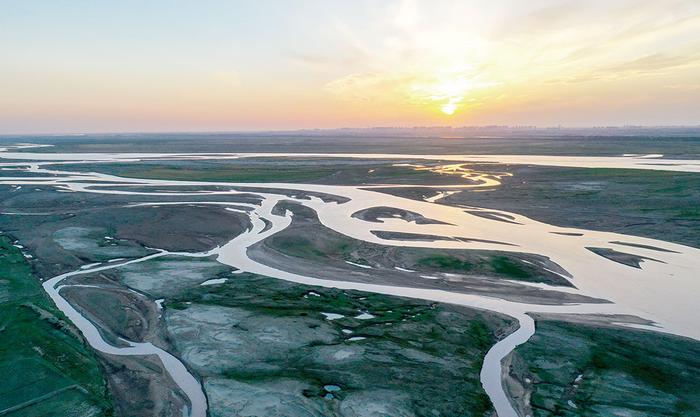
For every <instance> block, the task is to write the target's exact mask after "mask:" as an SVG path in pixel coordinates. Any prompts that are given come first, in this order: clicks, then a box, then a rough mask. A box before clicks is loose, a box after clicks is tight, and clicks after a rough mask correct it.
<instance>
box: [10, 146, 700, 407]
mask: <svg viewBox="0 0 700 417" xmlns="http://www.w3.org/2000/svg"><path fill="white" fill-rule="evenodd" d="M23 146H25V147H26V145H23ZM249 157H275V158H285V157H305V158H362V159H388V160H392V159H393V160H407V159H411V160H434V161H450V162H490V163H509V164H531V165H543V166H565V167H584V168H586V167H588V168H593V167H596V168H628V169H629V168H631V169H647V170H649V169H650V170H671V171H683V172H700V161H696V160H670V159H661V158H659V157H658V156H650V157H590V158H589V157H554V156H536V155H488V156H484V155H479V156H470V155H385V154H370V155H364V154H259V153H257V154H128V153H125V154H84V153H76V154H59V153H33V152H13V149H12V147H8V148H6V149H5V150H4V152H3V151H2V149H0V159H4V160H5V161H6V162H2V163H0V166H1V167H2V168H3V169H4V170H5V171H12V170H21V171H22V172H23V175H22V176H16V177H12V176H9V175H11V173H10V172H6V174H7V175H8V176H5V177H1V178H0V184H5V185H13V186H25V185H26V186H30V185H33V186H41V185H44V186H53V187H57V188H59V189H61V190H64V191H70V192H87V193H103V194H128V195H133V196H135V197H136V198H137V197H138V196H139V195H148V196H153V195H167V196H180V197H182V201H181V202H173V201H172V200H171V201H169V202H167V203H166V202H161V203H152V202H150V203H143V204H148V205H155V206H158V205H164V204H192V203H194V202H195V201H193V199H192V197H193V196H197V197H201V196H208V198H207V201H204V202H203V201H196V203H197V204H217V205H222V206H229V207H228V208H229V210H239V211H241V212H242V213H246V214H247V215H248V216H249V218H250V222H251V224H252V227H251V228H250V229H249V230H247V231H246V232H245V233H243V234H241V235H239V236H237V237H235V238H234V239H232V240H231V241H230V242H228V243H227V244H225V245H223V246H221V247H218V248H215V249H214V250H212V251H210V252H207V253H202V254H185V255H187V256H209V255H217V257H218V260H219V261H220V262H222V263H224V264H227V265H230V266H233V267H235V268H238V269H241V270H244V271H248V272H253V273H258V274H261V275H266V276H270V277H273V278H279V279H283V280H287V281H293V282H298V283H303V284H310V285H320V286H325V287H336V288H343V289H355V290H362V291H370V292H375V293H381V294H389V295H397V296H404V297H411V298H418V299H424V300H431V301H438V302H445V303H451V304H457V305H463V306H468V307H473V308H479V309H483V310H488V311H494V312H498V313H501V314H505V315H508V316H510V317H513V318H514V319H516V320H517V321H518V322H519V324H520V327H519V328H518V329H517V330H516V331H515V332H513V333H511V334H510V335H508V336H507V337H506V338H504V339H502V340H501V341H499V342H498V343H497V344H496V345H494V346H493V347H492V348H491V349H490V350H489V352H488V353H487V355H486V357H485V360H484V364H483V368H482V371H481V381H482V384H483V387H484V389H485V391H486V393H487V394H488V395H489V398H490V399H491V401H492V402H493V405H494V407H495V409H496V412H497V413H498V415H499V416H500V417H510V416H517V415H518V413H517V411H516V407H514V406H513V404H512V403H511V400H510V399H509V398H508V396H507V394H506V392H505V390H504V388H503V372H504V370H503V368H502V365H501V363H502V360H503V358H505V357H506V356H507V355H508V354H509V353H510V352H512V351H513V349H515V347H517V346H518V345H519V344H522V343H524V342H526V341H527V340H528V339H529V338H530V337H531V336H532V334H534V332H535V322H534V320H533V319H532V318H531V317H530V315H529V313H552V314H556V313H562V314H564V313H566V314H571V313H577V314H604V315H629V316H636V317H639V318H642V319H645V320H647V321H649V322H650V323H652V324H649V325H639V324H636V325H634V324H629V323H628V324H625V323H621V325H625V326H629V327H637V328H644V329H648V330H652V331H659V332H665V333H671V334H675V335H679V336H684V337H689V338H693V339H696V340H700V326H697V323H696V322H694V318H696V317H697V315H698V307H697V300H698V299H700V280H699V279H698V278H699V277H700V250H699V249H696V248H691V247H687V246H683V245H678V244H673V243H668V242H664V241H661V240H656V239H648V238H642V237H636V236H627V235H621V234H616V233H608V232H600V231H589V230H581V229H573V228H562V227H557V226H552V225H549V224H546V223H542V222H538V221H535V220H532V219H529V218H527V217H524V216H521V215H518V214H516V213H509V212H503V211H498V210H488V212H489V213H491V214H493V213H496V214H497V215H498V216H502V217H503V218H507V219H509V220H510V221H508V222H504V221H499V220H498V219H495V218H493V216H491V217H488V216H478V215H474V214H473V212H474V211H477V212H478V211H479V210H481V209H479V208H470V209H469V210H470V212H471V213H470V212H467V211H465V209H464V208H461V207H454V206H449V205H443V204H438V203H437V202H438V201H439V196H437V197H435V198H429V199H428V201H416V200H411V199H407V198H402V197H397V196H393V195H389V194H385V193H380V192H377V191H374V190H373V189H372V187H367V186H363V187H355V186H332V185H318V184H289V183H231V182H201V181H197V182H194V181H166V180H151V179H134V178H122V177H117V176H112V175H107V174H102V173H96V172H71V171H65V170H60V169H57V168H55V167H56V166H60V164H62V163H64V164H65V163H71V164H74V163H96V162H104V163H108V162H115V161H122V162H138V161H143V160H192V159H198V160H199V159H237V158H249ZM47 165H52V168H51V169H49V168H48V167H47ZM450 169H452V168H450ZM27 173H32V175H33V176H30V175H27ZM463 182H464V181H462V183H463ZM481 185H483V184H481ZM490 185H493V184H490ZM193 186H195V187H199V189H198V190H195V191H191V190H188V191H182V187H190V189H191V187H193ZM469 186H480V184H479V183H478V181H477V183H475V184H473V185H464V184H461V185H459V186H455V187H453V188H455V189H457V188H459V187H469ZM445 189H450V187H449V186H440V190H445ZM285 190H296V191H302V192H306V193H310V194H309V195H311V196H306V197H305V196H299V197H289V196H288V195H285V194H288V193H283V192H284V191H285ZM236 194H247V195H250V194H255V195H257V196H259V197H260V198H261V199H262V203H261V204H259V205H256V204H241V203H232V202H225V201H217V200H216V197H217V196H223V195H236ZM321 194H323V195H330V196H336V197H338V198H334V199H328V198H323V199H322V198H319V197H314V196H313V195H321ZM282 200H285V201H293V202H296V203H299V204H302V205H304V206H306V207H309V208H311V209H313V210H314V211H315V212H316V213H317V214H318V218H319V220H320V222H321V223H322V224H323V225H325V226H326V227H328V228H330V229H332V230H335V231H336V232H339V233H342V234H344V235H346V236H349V237H351V238H354V239H359V240H362V241H366V242H372V243H376V244H381V245H390V246H406V247H426V248H450V249H483V250H499V251H511V252H525V253H531V254H538V255H542V256H546V257H548V258H550V259H551V260H552V261H553V262H555V263H557V264H558V265H560V266H561V267H562V268H564V269H565V270H566V271H567V272H568V273H569V274H570V275H571V277H570V278H567V279H569V280H570V281H571V283H572V284H574V285H575V287H576V289H569V290H567V292H569V293H571V292H573V293H575V294H580V295H583V296H588V297H592V298H596V299H602V300H605V301H606V302H604V303H586V304H563V303H562V304H559V305H551V304H547V305H540V304H529V303H521V302H516V301H512V300H504V299H499V298H496V297H487V296H481V295H474V294H464V293H459V292H453V291H448V290H446V289H445V290H442V289H425V288H414V287H411V286H410V285H407V286H389V285H376V284H367V283H357V282H345V281H337V280H325V279H322V278H319V277H314V276H303V275H298V274H294V273H291V272H288V271H284V270H281V269H278V268H273V267H270V266H268V265H264V264H262V263H259V262H257V261H255V260H253V259H251V258H250V257H249V256H248V248H249V247H250V246H252V245H253V244H255V243H257V242H260V241H262V240H263V239H265V238H267V237H269V236H271V235H273V234H275V233H277V232H279V231H281V230H283V229H285V228H286V227H287V226H289V224H291V221H292V214H291V213H290V212H286V213H284V214H281V213H276V212H275V211H273V208H274V207H275V206H276V205H277V203H278V202H280V201H282ZM380 206H381V207H390V208H394V209H397V210H404V211H409V212H413V213H417V214H420V215H422V216H424V217H426V218H429V219H433V220H437V221H438V222H439V223H437V224H418V223H416V222H410V221H406V220H403V219H401V218H386V219H382V220H383V221H382V222H368V221H365V220H362V219H361V218H358V217H357V216H353V214H355V213H357V212H359V211H362V210H366V209H370V208H373V207H380ZM266 223H268V224H271V227H270V226H267V227H266ZM382 232H400V233H411V234H422V235H430V236H434V237H439V238H444V240H411V239H400V238H398V239H394V238H392V239H385V238H382V237H380V236H386V234H383V233H382ZM590 247H593V248H601V247H604V248H609V249H612V250H615V251H619V252H624V253H625V254H629V255H633V256H637V257H640V258H643V259H644V258H646V259H647V260H648V259H649V258H651V259H653V260H655V261H645V262H642V264H641V268H634V267H630V266H627V265H623V264H621V263H618V262H614V261H612V260H610V259H607V258H605V257H602V256H600V255H598V254H596V253H593V252H592V251H591V250H589V249H587V248H590ZM164 254H167V252H159V253H157V254H155V255H150V257H145V258H141V259H136V260H131V261H126V262H124V263H127V262H140V261H143V260H147V259H151V258H152V257H156V256H163V255H164ZM122 264H123V263H120V262H115V263H112V264H109V265H97V266H92V267H91V268H86V269H81V270H79V271H74V272H72V273H68V274H64V275H61V276H58V277H54V278H52V279H51V280H48V281H46V282H45V283H44V288H45V289H46V291H47V292H48V294H49V295H50V296H51V297H52V299H53V300H54V302H56V304H57V306H58V307H59V308H60V309H61V310H62V311H63V312H64V313H65V314H66V315H67V316H68V317H69V318H70V319H71V320H72V321H73V323H75V325H76V326H77V327H78V328H79V329H80V330H81V331H82V333H83V334H84V335H85V337H86V339H87V340H88V342H89V343H90V345H91V346H93V347H94V348H95V349H97V350H100V351H103V352H108V353H113V354H121V355H143V354H156V355H158V356H159V357H160V359H161V361H162V362H163V365H164V366H165V367H166V369H168V372H169V373H170V374H171V376H172V377H173V380H174V381H175V382H176V383H177V384H178V385H179V386H180V387H181V389H182V390H183V392H184V393H185V394H186V395H187V397H188V399H189V401H190V405H191V406H190V408H189V410H187V413H188V414H190V415H192V416H204V415H206V410H207V404H206V397H205V395H204V393H203V392H202V388H201V385H200V383H199V382H198V381H197V379H196V378H195V377H194V376H193V375H191V374H190V373H189V372H188V371H187V369H186V368H185V367H184V365H183V364H182V363H181V362H180V361H179V360H178V359H177V358H175V357H174V356H172V355H171V354H169V353H168V352H165V351H164V350H162V349H160V348H158V347H156V346H153V345H152V344H150V343H135V342H130V341H124V342H125V345H126V346H124V347H116V346H113V345H110V344H109V343H107V342H106V341H105V340H103V339H102V337H101V336H100V333H99V331H98V330H97V328H96V327H95V326H94V324H92V323H91V322H90V321H89V320H87V319H86V318H85V317H83V316H82V315H81V314H80V313H79V312H78V311H77V310H75V309H74V308H73V307H72V306H71V305H70V304H69V303H68V302H67V301H66V300H65V299H64V298H63V297H62V296H61V295H60V289H61V288H62V285H61V282H62V281H63V279H64V278H67V277H68V276H71V275H75V274H84V273H89V272H94V271H98V270H103V269H108V268H116V267H119V266H120V265H122ZM403 272H404V273H406V274H412V273H413V272H411V271H403ZM410 282H411V280H407V283H410ZM537 286H538V288H542V289H545V290H548V291H562V289H561V287H551V286H548V285H544V284H537Z"/></svg>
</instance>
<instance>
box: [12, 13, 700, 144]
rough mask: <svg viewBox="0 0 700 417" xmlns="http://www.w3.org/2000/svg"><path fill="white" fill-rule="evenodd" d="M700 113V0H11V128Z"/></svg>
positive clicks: (637, 118)
mask: <svg viewBox="0 0 700 417" xmlns="http://www.w3.org/2000/svg"><path fill="white" fill-rule="evenodd" d="M491 124H499V125H538V126H553V125H563V126H572V127H579V126H610V125H630V124H633V125H679V124H682V125H698V124H700V1H698V0H689V1H687V0H663V1H661V0H629V1H628V0H605V1H597V0H586V1H580V0H579V1H568V0H561V1H545V0H530V1H515V0H512V1H511V0H489V1H471V0H463V1H443V0H430V1H420V0H400V1H381V0H355V1H332V0H286V1H282V0H279V1H272V0H271V1H253V0H250V1H234V0H229V1H223V0H222V1H206V0H203V1H176V0H172V1H160V0H149V1H130V0H120V1H117V2H106V1H81V0H66V1H63V0H48V1H39V0H16V1H5V0H0V134H2V133H81V132H121V131H128V132H149V131H169V132H172V131H227V130H283V129H298V128H335V127H371V126H426V125H440V126H448V125H451V126H464V125H491Z"/></svg>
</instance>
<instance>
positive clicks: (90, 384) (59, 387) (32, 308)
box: [0, 236, 113, 417]
mask: <svg viewBox="0 0 700 417" xmlns="http://www.w3.org/2000/svg"><path fill="white" fill-rule="evenodd" d="M0 374H1V375H2V376H3V382H2V384H0V415H3V416H4V415H7V416H32V417H39V416H76V417H78V416H80V417H84V416H111V415H113V411H112V404H111V401H110V399H109V397H108V395H107V390H106V383H105V380H104V378H103V375H102V369H101V368H100V365H99V363H98V362H97V359H96V358H95V356H94V355H93V353H92V352H91V351H90V349H89V348H88V347H87V346H85V344H84V343H83V341H82V339H81V338H80V336H79V335H78V334H77V333H76V330H75V329H74V328H73V327H71V325H70V324H69V323H68V322H67V321H66V319H65V317H64V316H63V315H62V314H61V313H60V311H58V310H57V309H56V307H55V306H54V304H53V303H52V302H51V301H50V300H49V299H48V297H47V296H46V295H45V294H44V292H43V290H42V288H41V285H40V283H39V281H38V280H36V278H34V276H32V273H31V270H30V266H29V265H28V263H27V262H26V260H25V259H24V255H23V254H22V252H21V251H20V249H18V248H16V247H14V246H13V245H12V240H11V239H10V238H9V237H7V236H0Z"/></svg>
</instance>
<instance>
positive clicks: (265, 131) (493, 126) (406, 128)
mask: <svg viewBox="0 0 700 417" xmlns="http://www.w3.org/2000/svg"><path fill="white" fill-rule="evenodd" d="M499 129H500V130H511V131H537V130H540V131H550V132H551V131H586V130H589V131H596V130H625V129H626V130H651V129H658V130H677V129H700V123H698V124H668V125H658V124H655V125H600V126H566V125H544V126H540V125H496V124H491V125H464V126H442V125H424V126H420V125H418V126H366V127H351V126H344V127H327V128H298V129H293V128H292V129H256V128H253V129H230V130H229V129H226V130H142V131H131V130H123V131H119V130H117V131H66V132H55V131H54V132H46V131H44V132H42V131H37V132H11V133H0V137H8V136H9V137H11V136H88V135H94V136H101V135H104V136H109V135H158V134H177V135H188V134H192V135H195V134H211V135H215V134H285V133H316V132H318V133H323V132H351V131H355V132H360V131H380V130H386V131H396V132H399V131H420V130H426V131H427V130H452V131H468V130H474V131H476V130H481V131H497V130H499ZM699 133H700V132H699Z"/></svg>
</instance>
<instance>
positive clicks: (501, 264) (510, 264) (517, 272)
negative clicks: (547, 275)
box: [491, 255, 532, 279]
mask: <svg viewBox="0 0 700 417" xmlns="http://www.w3.org/2000/svg"><path fill="white" fill-rule="evenodd" d="M491 267H492V268H493V270H494V272H496V273H498V274H503V275H507V276H510V277H513V278H521V279H526V278H531V277H532V274H531V273H530V271H528V270H527V268H525V266H524V265H523V263H522V262H519V261H516V260H514V259H512V258H509V257H508V256H503V255H496V256H494V257H492V258H491Z"/></svg>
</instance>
